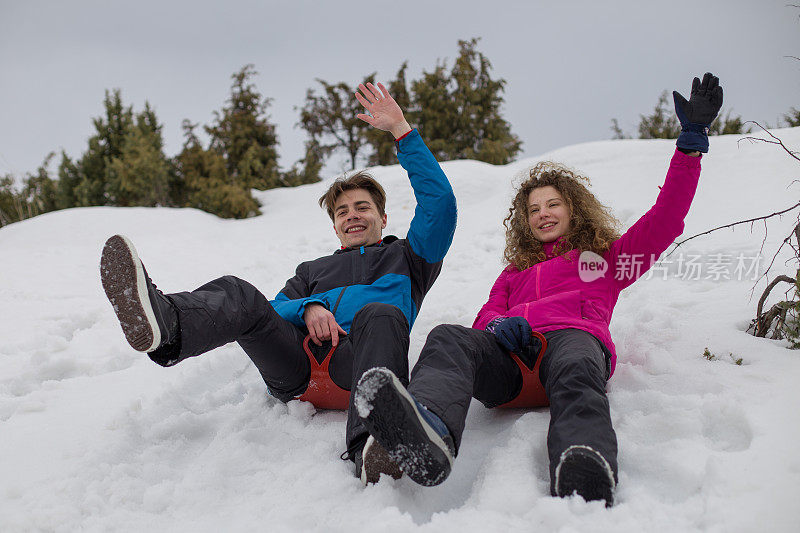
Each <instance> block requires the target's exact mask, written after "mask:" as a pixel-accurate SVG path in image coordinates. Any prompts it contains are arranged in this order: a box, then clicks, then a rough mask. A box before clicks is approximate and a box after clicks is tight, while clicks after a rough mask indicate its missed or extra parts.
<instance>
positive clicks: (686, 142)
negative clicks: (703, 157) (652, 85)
mask: <svg viewBox="0 0 800 533" xmlns="http://www.w3.org/2000/svg"><path fill="white" fill-rule="evenodd" d="M672 99H673V100H674V101H675V113H677V115H678V120H679V121H680V122H681V134H680V136H679V137H678V141H677V142H676V143H675V144H676V145H677V146H678V148H680V149H682V150H690V151H698V152H703V153H707V152H708V130H709V128H710V127H711V123H712V122H714V119H715V118H717V114H718V113H719V110H720V108H721V107H722V86H720V84H719V78H717V77H716V76H714V75H713V74H711V73H710V72H706V73H705V75H704V76H703V81H702V82H701V81H700V79H699V78H695V79H694V81H693V82H692V92H691V94H690V95H689V100H688V101H687V100H686V98H684V97H683V96H682V95H681V94H680V93H679V92H678V91H672Z"/></svg>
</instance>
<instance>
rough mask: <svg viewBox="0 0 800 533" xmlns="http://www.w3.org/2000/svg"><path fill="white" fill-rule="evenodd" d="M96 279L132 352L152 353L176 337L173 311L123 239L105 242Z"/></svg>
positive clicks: (134, 252) (119, 236) (176, 324)
mask: <svg viewBox="0 0 800 533" xmlns="http://www.w3.org/2000/svg"><path fill="white" fill-rule="evenodd" d="M100 279H101V280H102V282H103V289H104V290H105V292H106V296H107V297H108V300H109V301H110V302H111V305H112V306H113V307H114V312H115V313H116V314H117V319H118V320H119V324H120V326H122V332H123V333H124V334H125V338H126V339H127V341H128V344H130V345H131V346H132V347H133V349H134V350H138V351H140V352H152V351H154V350H156V349H157V348H158V347H160V346H162V345H164V344H167V343H168V342H170V341H171V340H173V338H174V337H175V336H176V335H177V332H178V313H177V311H176V310H175V308H174V307H173V306H172V302H170V300H169V299H167V297H166V296H164V293H162V292H161V291H160V290H158V289H157V288H156V286H155V284H153V282H152V281H151V280H150V276H148V275H147V271H146V270H145V268H144V265H143V264H142V261H141V260H140V259H139V256H138V255H137V254H136V248H134V247H133V243H131V241H129V240H128V239H127V238H126V237H123V236H122V235H114V236H113V237H111V238H109V239H108V240H107V241H106V244H105V246H103V254H102V256H101V258H100Z"/></svg>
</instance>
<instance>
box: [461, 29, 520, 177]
mask: <svg viewBox="0 0 800 533" xmlns="http://www.w3.org/2000/svg"><path fill="white" fill-rule="evenodd" d="M478 41H479V39H476V38H473V39H471V40H469V41H458V47H459V53H458V58H457V59H456V61H455V64H454V65H453V70H452V72H451V77H452V79H453V81H454V82H455V88H454V90H453V92H452V98H453V100H454V101H455V103H456V105H457V106H458V111H459V113H458V117H459V120H458V132H457V135H456V151H457V152H456V153H457V157H458V158H465V159H477V160H478V161H485V162H487V163H491V164H494V165H504V164H506V163H509V162H510V161H511V160H512V159H513V157H514V156H515V155H516V154H517V153H519V150H520V147H521V145H522V143H521V142H520V140H519V139H518V138H517V137H516V136H515V135H514V134H512V133H511V127H510V125H509V124H508V122H506V121H505V120H504V119H503V118H502V116H501V114H500V106H501V105H502V104H503V97H502V93H503V91H504V87H505V83H506V82H505V80H503V79H497V80H493V79H492V77H491V75H490V71H491V69H492V65H491V63H490V62H489V60H488V59H487V58H486V56H485V55H483V54H482V53H481V52H478V51H477V50H476V47H477V45H478Z"/></svg>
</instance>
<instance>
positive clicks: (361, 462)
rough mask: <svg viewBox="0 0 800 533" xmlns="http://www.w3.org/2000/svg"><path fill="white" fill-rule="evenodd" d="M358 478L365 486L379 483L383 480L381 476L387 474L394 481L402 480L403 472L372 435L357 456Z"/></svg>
mask: <svg viewBox="0 0 800 533" xmlns="http://www.w3.org/2000/svg"><path fill="white" fill-rule="evenodd" d="M355 461H356V476H357V477H359V478H361V482H362V483H363V484H364V485H367V484H368V483H377V482H378V481H380V479H381V474H386V475H387V476H390V477H391V478H392V479H400V478H401V477H402V476H403V472H402V471H401V470H400V467H399V466H397V463H395V462H394V461H392V459H391V458H390V457H389V454H388V453H386V450H385V449H384V448H383V446H381V445H380V444H378V442H377V441H376V440H375V437H373V436H372V435H370V436H369V437H368V438H367V442H365V443H364V448H362V449H361V450H360V452H359V453H356V455H355Z"/></svg>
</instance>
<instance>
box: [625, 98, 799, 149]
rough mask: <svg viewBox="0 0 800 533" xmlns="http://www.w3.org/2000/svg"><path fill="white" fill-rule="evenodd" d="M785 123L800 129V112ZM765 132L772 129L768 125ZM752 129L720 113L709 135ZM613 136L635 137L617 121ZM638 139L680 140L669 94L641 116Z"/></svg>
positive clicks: (781, 123) (735, 117)
mask: <svg viewBox="0 0 800 533" xmlns="http://www.w3.org/2000/svg"><path fill="white" fill-rule="evenodd" d="M782 119H783V120H779V121H778V126H777V127H782V126H786V127H790V128H794V127H797V126H800V109H795V108H794V107H792V108H790V109H789V111H788V112H787V113H785V114H784V115H783V116H782ZM766 128H770V126H769V125H766ZM751 129H752V128H751V127H750V126H747V122H745V121H743V120H742V117H741V116H739V115H734V114H733V111H732V110H730V109H729V110H728V112H727V113H724V116H723V112H722V110H720V113H719V115H718V116H717V119H716V120H715V121H714V122H712V123H711V127H710V128H709V132H708V134H709V135H732V134H743V133H750V131H751ZM611 132H612V133H613V137H612V138H613V139H630V138H632V137H633V136H632V135H630V134H627V133H625V132H624V131H622V128H620V126H619V122H618V121H617V119H615V118H612V119H611ZM637 132H638V138H639V139H677V138H678V135H680V133H681V124H680V122H678V117H677V116H676V115H675V110H674V107H673V103H672V99H671V98H670V93H669V92H668V91H664V92H662V93H661V95H660V96H659V97H658V102H656V105H655V107H654V108H653V111H652V113H650V114H649V115H639V126H638V128H637Z"/></svg>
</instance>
